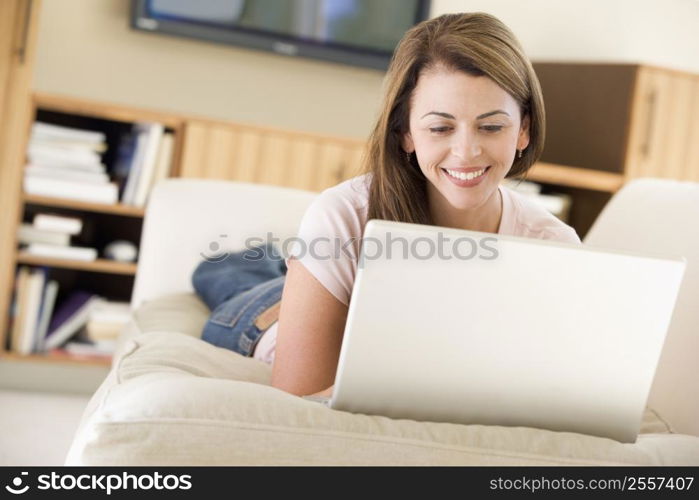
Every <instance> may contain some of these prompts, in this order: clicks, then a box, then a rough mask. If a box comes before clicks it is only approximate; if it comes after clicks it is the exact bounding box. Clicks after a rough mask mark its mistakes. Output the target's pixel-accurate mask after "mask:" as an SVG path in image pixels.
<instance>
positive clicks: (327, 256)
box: [286, 187, 364, 305]
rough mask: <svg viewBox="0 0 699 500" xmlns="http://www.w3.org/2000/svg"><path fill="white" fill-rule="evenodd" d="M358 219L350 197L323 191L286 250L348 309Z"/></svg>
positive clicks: (358, 243) (359, 232) (356, 252)
mask: <svg viewBox="0 0 699 500" xmlns="http://www.w3.org/2000/svg"><path fill="white" fill-rule="evenodd" d="M363 225H364V224H363V223H362V217H361V214H360V213H359V211H358V210H357V209H356V208H355V203H354V201H353V200H352V198H351V196H349V195H347V194H345V193H343V192H342V191H341V190H339V189H337V187H336V188H331V189H329V190H326V191H323V192H322V193H321V194H320V195H318V197H317V198H316V199H315V200H314V201H313V202H312V203H311V204H310V205H309V207H308V208H307V209H306V212H305V213H304V215H303V218H302V220H301V224H300V226H299V232H298V234H297V236H296V238H294V240H293V242H292V244H290V245H289V246H288V253H287V254H286V255H287V258H286V260H287V265H288V260H289V259H291V258H292V257H293V258H296V259H297V260H298V261H299V262H301V263H302V264H303V265H304V266H305V267H306V269H307V270H308V271H309V272H310V273H311V274H312V275H313V276H314V277H315V278H316V279H317V280H318V281H319V282H320V283H321V285H323V286H324V287H325V288H326V289H327V290H328V291H329V292H330V293H331V294H332V295H334V296H335V297H336V298H337V299H338V300H339V301H340V302H342V303H343V304H345V305H349V301H350V296H351V294H352V287H353V286H354V277H355V273H356V270H357V261H358V258H359V249H360V246H361V235H362V230H363Z"/></svg>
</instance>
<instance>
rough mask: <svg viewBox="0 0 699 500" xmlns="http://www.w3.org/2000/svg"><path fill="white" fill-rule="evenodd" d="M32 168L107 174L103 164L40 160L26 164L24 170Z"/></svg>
mask: <svg viewBox="0 0 699 500" xmlns="http://www.w3.org/2000/svg"><path fill="white" fill-rule="evenodd" d="M32 167H42V168H45V169H46V168H53V169H58V170H61V171H63V172H78V173H79V172H92V173H98V174H100V173H101V174H103V173H106V172H107V167H106V166H105V165H104V163H99V164H94V163H85V164H80V163H70V162H65V161H60V160H55V159H53V158H51V159H46V160H41V161H40V162H39V163H32V162H31V161H30V162H29V163H27V164H26V166H25V169H27V168H32Z"/></svg>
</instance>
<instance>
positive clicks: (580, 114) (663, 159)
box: [528, 62, 699, 237]
mask: <svg viewBox="0 0 699 500" xmlns="http://www.w3.org/2000/svg"><path fill="white" fill-rule="evenodd" d="M534 69H535V71H536V73H537V75H538V77H539V81H540V83H541V88H542V92H543V94H544V103H545V107H546V121H547V123H546V146H545V149H544V153H543V155H542V158H541V162H542V164H541V165H537V166H535V167H534V168H533V169H532V171H531V173H530V175H529V176H528V177H529V178H530V179H531V180H535V181H538V182H542V183H544V184H546V189H549V190H555V191H558V192H565V193H567V194H570V195H571V196H572V197H573V206H572V209H571V214H570V220H569V223H570V224H571V225H572V226H573V227H575V229H576V230H577V231H578V234H579V235H580V236H581V237H583V236H584V235H585V234H586V233H587V231H588V229H589V228H590V226H591V225H592V223H593V222H594V220H595V219H596V218H597V215H598V214H599V212H600V211H601V210H602V208H603V207H604V205H605V204H606V203H607V202H608V201H609V199H610V198H611V195H612V194H613V193H614V192H616V190H617V189H619V188H620V187H621V186H622V185H623V184H624V183H625V182H627V181H629V180H631V179H634V178H638V177H661V178H671V179H677V180H688V181H699V124H697V121H696V119H694V117H695V116H697V115H698V114H699V76H697V75H693V74H689V73H684V72H680V71H673V70H669V69H664V68H657V67H652V66H642V65H637V64H589V63H543V62H541V63H534ZM549 164H553V165H564V166H565V167H563V170H561V169H557V168H552V167H550V166H549ZM541 166H543V167H544V168H543V169H541V168H540V167H541Z"/></svg>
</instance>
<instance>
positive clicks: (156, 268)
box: [131, 179, 317, 309]
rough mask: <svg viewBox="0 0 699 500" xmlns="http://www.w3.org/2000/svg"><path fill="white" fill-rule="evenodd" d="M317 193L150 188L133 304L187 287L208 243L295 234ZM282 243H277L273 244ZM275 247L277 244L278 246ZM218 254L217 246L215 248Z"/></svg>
mask: <svg viewBox="0 0 699 500" xmlns="http://www.w3.org/2000/svg"><path fill="white" fill-rule="evenodd" d="M315 196H317V193H313V192H310V191H302V190H300V189H290V188H283V187H277V186H267V185H262V184H251V183H247V182H226V181H212V180H203V179H168V180H165V181H163V182H161V183H159V184H158V185H157V186H156V188H155V189H154V190H153V192H152V193H151V196H150V198H149V201H148V207H147V210H146V216H145V220H144V222H143V232H142V238H141V246H140V256H139V259H138V273H137V274H136V282H135V284H134V290H133V295H132V296H131V306H132V308H134V309H135V308H137V307H138V306H139V305H141V303H142V302H143V301H144V300H149V299H152V298H155V297H158V296H160V295H163V294H166V293H176V292H188V291H192V284H191V276H192V271H193V270H194V268H195V267H196V265H197V264H198V263H199V262H200V261H201V260H202V255H207V256H213V255H216V254H217V252H214V251H212V250H211V248H210V244H212V243H215V244H218V245H220V246H221V248H222V249H230V250H234V251H235V250H242V249H243V248H245V241H246V239H247V238H253V237H254V238H259V240H257V242H256V244H257V243H261V242H262V241H263V240H264V241H267V233H271V234H272V235H273V237H275V238H279V240H280V241H284V240H286V239H288V238H293V237H295V236H296V233H297V230H298V225H299V223H300V222H301V217H302V216H303V214H304V212H305V210H306V208H307V207H308V205H309V204H310V203H311V201H312V200H313V199H314V198H315ZM278 245H281V243H278ZM278 247H279V246H278ZM218 253H219V254H220V253H221V250H219V251H218Z"/></svg>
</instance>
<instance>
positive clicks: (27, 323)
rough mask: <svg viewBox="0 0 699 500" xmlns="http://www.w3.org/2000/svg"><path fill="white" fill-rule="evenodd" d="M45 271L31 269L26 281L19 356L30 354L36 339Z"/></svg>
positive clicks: (18, 347)
mask: <svg viewBox="0 0 699 500" xmlns="http://www.w3.org/2000/svg"><path fill="white" fill-rule="evenodd" d="M45 280H46V271H45V270H44V269H33V270H31V272H30V274H29V278H28V280H27V299H26V304H25V307H26V309H25V316H24V321H23V324H22V331H21V333H20V334H19V340H18V342H17V349H16V351H17V352H18V353H19V354H24V355H27V354H31V353H32V350H33V348H34V341H35V338H36V329H37V325H38V323H39V310H40V308H41V298H42V296H43V291H44V282H45Z"/></svg>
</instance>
